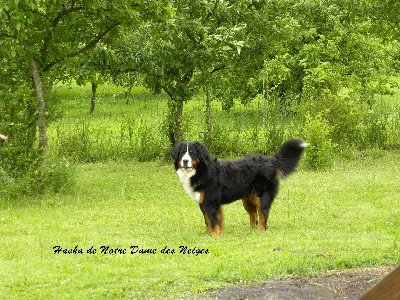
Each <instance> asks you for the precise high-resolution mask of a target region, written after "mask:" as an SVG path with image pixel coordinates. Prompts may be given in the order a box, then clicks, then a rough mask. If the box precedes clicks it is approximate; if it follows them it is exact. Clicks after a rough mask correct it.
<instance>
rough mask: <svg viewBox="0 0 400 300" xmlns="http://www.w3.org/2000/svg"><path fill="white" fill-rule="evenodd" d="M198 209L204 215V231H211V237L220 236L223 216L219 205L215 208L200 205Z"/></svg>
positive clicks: (222, 228) (222, 227) (222, 229)
mask: <svg viewBox="0 0 400 300" xmlns="http://www.w3.org/2000/svg"><path fill="white" fill-rule="evenodd" d="M200 209H201V211H202V212H203V215H204V221H205V224H206V230H207V231H211V235H213V236H218V235H221V234H222V233H223V231H224V215H223V214H222V207H221V205H218V206H217V207H215V206H206V205H200Z"/></svg>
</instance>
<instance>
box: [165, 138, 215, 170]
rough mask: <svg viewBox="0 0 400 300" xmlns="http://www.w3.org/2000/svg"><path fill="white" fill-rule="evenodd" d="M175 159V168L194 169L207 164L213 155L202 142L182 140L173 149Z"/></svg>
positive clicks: (172, 153)
mask: <svg viewBox="0 0 400 300" xmlns="http://www.w3.org/2000/svg"><path fill="white" fill-rule="evenodd" d="M171 156H172V158H173V159H174V161H175V169H176V170H178V169H183V170H192V169H197V168H198V167H199V166H202V165H204V166H207V165H208V164H209V162H210V161H211V155H210V152H209V151H208V149H207V148H206V146H204V145H203V144H202V143H200V142H182V143H180V144H179V145H177V146H176V147H175V148H174V149H172V151H171Z"/></svg>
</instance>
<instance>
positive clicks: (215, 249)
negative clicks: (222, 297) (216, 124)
mask: <svg viewBox="0 0 400 300" xmlns="http://www.w3.org/2000/svg"><path fill="white" fill-rule="evenodd" d="M399 161H400V151H391V152H378V153H373V155H372V154H371V153H370V155H366V156H357V157H356V156H354V157H352V159H349V158H347V159H346V160H344V161H342V160H337V161H336V163H335V165H334V167H333V170H331V171H329V172H310V171H304V170H302V169H301V168H300V170H299V172H297V173H295V174H294V175H293V176H291V177H289V178H288V179H286V180H285V181H283V182H282V184H281V190H280V193H279V195H278V197H277V199H276V201H275V203H274V205H273V208H272V211H271V216H270V219H269V229H268V230H267V231H266V232H260V231H258V230H254V229H250V228H249V227H248V217H247V213H246V212H245V211H244V209H243V208H242V205H241V202H240V201H238V202H235V203H233V204H231V205H228V206H225V207H224V213H225V225H226V230H225V233H224V235H223V236H221V237H211V236H209V235H208V234H206V233H205V232H204V225H203V217H202V215H201V213H200V210H199V208H198V207H197V204H196V203H194V202H193V201H192V200H191V199H190V198H189V197H188V196H187V195H186V194H185V192H184V191H183V189H182V188H181V186H180V184H179V181H178V179H177V178H176V175H175V173H174V170H173V167H172V164H166V163H164V162H146V163H138V162H134V161H131V162H108V163H95V164H79V165H77V173H78V175H77V187H76V189H75V191H74V193H72V194H68V195H54V194H49V195H46V196H44V197H42V198H35V199H32V198H26V199H18V200H13V201H6V202H5V201H4V200H1V201H2V202H0V241H1V242H0V298H2V299H50V298H51V299H54V298H59V299H106V298H111V299H116V298H121V299H127V298H130V299H141V298H143V299H151V298H184V297H187V298H191V295H193V293H199V292H202V291H204V290H206V289H210V288H215V287H220V286H224V285H228V284H235V283H251V282H260V281H263V280H266V279H269V278H281V277H289V276H304V275H317V274H323V273H327V272H329V271H331V270H342V269H349V268H354V267H363V266H382V265H393V264H396V263H398V262H399V261H400V217H399V216H400V205H399V195H400V185H399V182H398V181H399V178H400V169H399V167H398V162H399ZM54 246H60V247H62V249H64V248H65V249H74V248H75V247H76V249H77V250H78V252H80V251H79V250H82V252H83V253H76V254H74V253H71V254H64V253H62V252H61V253H54V248H53V247H54ZM102 246H105V247H107V246H108V247H109V248H108V251H107V252H108V253H107V254H103V253H101V250H102V249H105V247H102ZM132 246H134V247H133V250H134V251H136V250H138V249H140V250H143V251H144V252H149V251H151V252H154V251H155V254H152V253H139V252H140V251H136V252H135V253H133V254H131V247H132ZM135 246H137V247H135ZM180 246H185V247H188V249H192V248H194V247H196V249H200V250H201V249H203V250H204V251H203V253H199V254H198V255H196V254H188V253H185V254H183V253H180V252H179V251H180ZM165 247H167V248H168V249H170V250H171V251H172V250H174V251H175V253H173V254H171V253H169V254H165V253H162V252H161V250H162V249H163V248H165ZM116 248H118V249H119V250H116ZM89 249H92V250H96V253H88V252H87V250H89ZM206 250H207V251H206ZM110 252H113V253H110ZM204 252H208V253H204Z"/></svg>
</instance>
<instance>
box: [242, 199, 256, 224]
mask: <svg viewBox="0 0 400 300" xmlns="http://www.w3.org/2000/svg"><path fill="white" fill-rule="evenodd" d="M255 197H257V198H258V196H257V195H251V196H249V197H246V198H243V199H242V202H243V207H244V209H245V210H246V211H247V213H248V214H249V218H250V227H254V226H256V223H257V206H256V203H255V201H254V200H256V199H254V198H255ZM257 200H258V201H256V202H258V203H259V202H260V199H257Z"/></svg>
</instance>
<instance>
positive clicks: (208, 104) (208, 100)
mask: <svg viewBox="0 0 400 300" xmlns="http://www.w3.org/2000/svg"><path fill="white" fill-rule="evenodd" d="M206 118H207V120H206V122H207V139H211V96H210V86H209V85H207V87H206Z"/></svg>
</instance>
